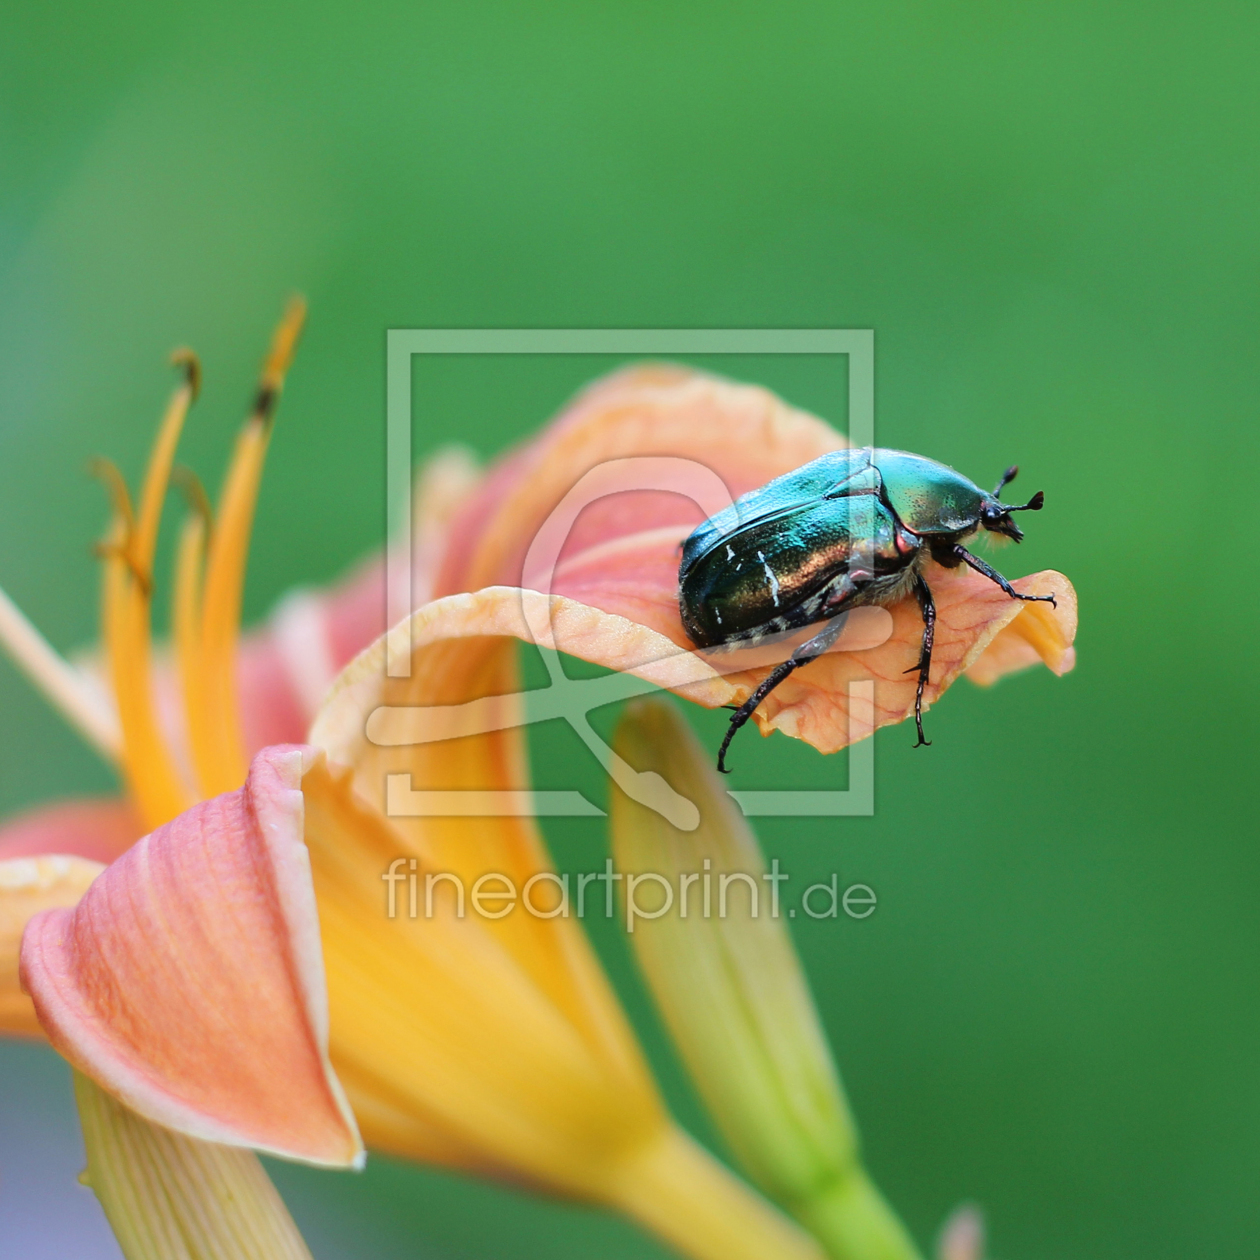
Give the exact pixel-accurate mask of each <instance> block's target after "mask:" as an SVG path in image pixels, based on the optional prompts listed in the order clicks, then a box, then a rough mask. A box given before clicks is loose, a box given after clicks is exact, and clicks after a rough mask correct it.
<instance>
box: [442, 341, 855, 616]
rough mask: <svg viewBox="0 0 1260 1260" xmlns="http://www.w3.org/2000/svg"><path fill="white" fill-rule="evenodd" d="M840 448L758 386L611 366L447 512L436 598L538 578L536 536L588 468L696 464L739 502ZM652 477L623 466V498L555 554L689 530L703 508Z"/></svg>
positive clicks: (605, 501)
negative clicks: (530, 555)
mask: <svg viewBox="0 0 1260 1260" xmlns="http://www.w3.org/2000/svg"><path fill="white" fill-rule="evenodd" d="M844 445H845V442H844V439H843V437H841V436H840V434H838V433H837V432H836V431H835V430H834V429H832V428H831V427H830V426H829V425H827V424H824V423H823V422H822V421H821V420H818V419H816V418H815V417H814V416H810V415H807V414H806V413H805V412H803V411H797V410H796V409H795V408H792V407H789V406H787V404H786V403H783V402H781V401H780V400H779V399H778V398H776V397H775V396H774V395H773V394H771V393H770V392H769V391H768V390H764V389H760V388H758V387H756V386H752V385H737V384H735V383H733V382H730V381H725V380H722V379H720V378H718V377H714V376H709V375H706V374H704V373H700V372H694V371H691V370H689V369H685V368H677V367H671V366H667V365H666V366H662V365H648V366H646V367H635V368H629V369H627V370H626V371H623V372H617V373H615V374H614V375H612V376H610V377H607V378H605V379H604V380H602V381H598V382H596V383H595V384H594V385H593V386H591V387H590V388H589V389H588V390H586V391H585V392H584V393H582V394H581V395H579V397H578V398H577V399H576V400H575V401H574V402H573V403H572V405H571V406H570V407H569V408H568V410H567V411H565V412H564V413H563V414H562V415H561V416H560V417H559V419H557V420H556V421H554V422H553V423H552V424H551V425H550V426H548V428H546V429H545V430H544V431H543V432H542V433H541V434H540V435H539V436H538V437H537V438H536V439H535V440H534V441H533V442H531V443H530V444H529V445H527V446H525V447H522V448H520V449H519V450H517V451H516V452H514V453H513V454H512V455H511V456H509V457H508V459H507V460H505V461H502V462H501V463H500V464H499V465H498V466H496V467H495V468H494V469H492V470H491V471H490V473H489V474H488V476H487V477H486V479H485V481H484V482H483V483H482V487H481V489H480V491H478V493H476V494H475V495H473V496H472V497H471V498H470V499H469V501H468V502H467V503H466V504H465V505H464V507H463V508H462V509H461V511H460V512H459V513H458V514H457V516H456V517H455V521H454V523H453V525H452V528H451V544H450V548H449V550H448V551H447V554H446V558H445V560H444V562H443V564H442V566H441V570H440V573H439V576H438V579H437V583H436V587H435V590H436V593H438V594H440V595H445V594H451V593H453V592H455V591H460V590H476V589H477V588H479V587H482V586H490V585H500V584H502V585H513V586H515V585H519V584H521V583H522V581H524V583H525V584H526V585H529V584H530V583H531V580H532V578H533V577H534V575H533V574H528V573H526V574H522V569H523V566H524V562H525V558H526V553H527V551H528V550H529V547H530V545H531V543H532V542H533V541H534V537H535V535H536V534H537V533H538V531H539V529H540V528H541V527H542V526H543V525H544V523H545V522H546V521H547V520H548V518H549V517H550V516H551V514H552V512H553V511H554V509H555V508H556V506H557V504H559V503H560V502H561V500H563V499H564V497H565V496H566V495H567V494H568V493H569V492H570V491H571V490H572V489H573V487H574V485H575V484H576V483H577V482H578V481H579V480H580V479H581V478H582V476H583V475H584V474H586V473H588V472H590V471H591V470H592V469H596V468H599V467H600V466H601V465H604V464H607V463H608V462H610V461H613V460H622V459H627V458H634V457H644V456H647V457H651V458H653V459H656V460H672V461H675V462H678V463H680V465H681V464H683V463H689V464H694V465H696V466H697V467H696V469H695V470H694V471H695V473H696V476H697V479H696V481H695V482H694V485H700V484H702V483H703V477H702V476H701V474H703V473H704V472H705V471H707V472H708V475H709V476H710V477H715V478H716V479H717V481H718V482H719V483H720V484H721V485H723V486H724V487H725V490H726V492H727V494H728V495H729V496H730V497H737V496H738V495H741V494H743V493H744V492H745V491H747V490H751V489H754V488H755V487H756V486H759V485H762V484H764V483H765V482H767V481H769V480H770V479H771V478H773V477H777V476H778V475H779V474H780V473H785V472H789V471H791V470H792V469H793V468H799V467H800V465H802V464H805V463H808V462H809V461H810V460H812V459H815V458H817V457H818V456H819V455H823V454H825V453H826V452H827V451H832V450H836V449H837V448H838V447H842V446H844ZM679 472H680V474H681V473H682V472H685V468H684V467H681V466H680V469H679ZM651 484H652V482H651V481H650V480H648V481H646V482H645V481H642V480H638V479H637V478H636V476H635V474H634V473H633V472H631V473H630V474H628V476H627V478H626V480H625V488H624V489H623V490H622V492H621V493H617V494H612V495H609V496H608V497H604V498H600V499H599V500H597V501H594V502H592V503H590V505H589V506H587V507H586V508H585V509H584V510H583V511H582V513H581V515H580V516H579V518H578V519H577V520H576V521H575V522H574V524H573V527H572V529H571V530H569V531H567V533H568V538H567V541H566V542H565V543H564V546H563V548H562V549H561V551H560V556H561V558H562V559H563V558H567V557H571V556H574V555H577V554H579V553H580V552H582V551H585V550H587V549H589V548H591V547H593V546H596V545H598V544H601V543H605V542H608V541H610V540H612V539H616V538H620V537H623V536H624V535H626V534H629V533H641V532H643V531H646V530H652V529H658V528H662V527H664V526H679V527H680V528H679V536H680V537H685V536H686V534H688V533H690V531H691V529H693V528H695V526H696V525H698V524H700V522H701V521H703V520H704V519H705V517H706V516H708V515H710V512H709V511H707V510H705V509H704V508H703V507H701V506H700V505H698V504H697V503H696V502H694V501H693V500H692V499H691V498H689V497H688V489H681V490H671V491H662V490H659V489H651V488H646V487H647V486H650V485H651ZM691 488H694V486H693V487H691ZM683 526H685V527H686V528H682V527H683Z"/></svg>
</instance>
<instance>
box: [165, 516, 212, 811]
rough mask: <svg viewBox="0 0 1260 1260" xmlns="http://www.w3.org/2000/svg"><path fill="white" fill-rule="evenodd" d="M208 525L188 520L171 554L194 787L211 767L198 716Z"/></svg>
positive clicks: (173, 629)
mask: <svg viewBox="0 0 1260 1260" xmlns="http://www.w3.org/2000/svg"><path fill="white" fill-rule="evenodd" d="M209 532H210V530H209V522H208V520H207V518H206V517H205V516H204V515H202V514H201V513H200V512H198V513H195V514H193V515H191V516H189V517H188V519H187V520H186V521H185V522H184V527H183V530H182V531H181V533H180V536H179V547H178V549H177V550H176V553H175V589H174V594H173V597H172V600H171V634H172V637H173V638H174V640H175V660H176V664H177V666H178V669H179V682H180V691H181V693H182V695H183V698H184V712H185V714H186V717H187V726H188V742H189V752H190V754H191V756H192V764H193V771H194V773H195V774H196V777H197V783H198V787H199V788H200V787H201V785H202V784H203V783H204V782H205V780H206V776H207V771H208V768H209V766H210V765H211V763H212V757H213V754H212V750H211V744H210V743H209V742H208V741H207V735H208V732H207V731H206V728H205V723H204V721H203V720H201V715H202V714H203V713H204V712H205V699H204V694H205V693H204V690H203V687H202V678H201V674H200V667H201V575H202V567H203V565H204V563H205V556H206V538H207V536H208V534H209Z"/></svg>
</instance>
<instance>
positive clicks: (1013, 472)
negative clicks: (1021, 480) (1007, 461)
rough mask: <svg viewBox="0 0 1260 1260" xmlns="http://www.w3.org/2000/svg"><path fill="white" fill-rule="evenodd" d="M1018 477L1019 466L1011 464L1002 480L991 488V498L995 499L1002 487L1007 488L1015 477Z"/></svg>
mask: <svg viewBox="0 0 1260 1260" xmlns="http://www.w3.org/2000/svg"><path fill="white" fill-rule="evenodd" d="M1018 476H1019V465H1018V464H1012V465H1011V466H1010V467H1009V468H1008V469H1007V470H1006V471H1005V472H1004V473H1003V474H1002V480H1001V481H999V482H998V483H997V485H996V486H994V487H993V497H994V498H995V499H996V498H997V497H998V495H999V494H1001V493H1002V488H1003V486H1009V485H1010V484H1011V482H1012V481H1014V480H1015V478H1016V477H1018Z"/></svg>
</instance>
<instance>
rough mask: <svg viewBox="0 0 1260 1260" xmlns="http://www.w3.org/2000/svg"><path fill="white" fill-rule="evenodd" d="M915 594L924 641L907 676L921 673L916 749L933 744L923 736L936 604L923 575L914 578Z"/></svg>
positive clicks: (916, 694) (916, 695)
mask: <svg viewBox="0 0 1260 1260" xmlns="http://www.w3.org/2000/svg"><path fill="white" fill-rule="evenodd" d="M914 593H915V595H916V596H917V597H918V600H919V611H920V612H921V613H922V614H923V639H922V641H921V642H920V644H919V663H918V664H917V665H911V666H910V668H909V669H908V670H906V673H907V674H913V673H914V671H915V670H916V669H917V670H918V671H919V685H918V686H917V687H916V688H915V691H914V725H915V728H916V729H917V730H918V732H919V742H918V743H917V744H915V747H916V748H923V747H924V746H926V745H928V744H931V742H932V741H931V740H930V739H925V738H924V735H923V689H924V687H926V686H927V682H928V675H929V674H930V673H931V672H932V644H933V643H935V642H936V604H935V603H933V601H932V588H931V587H930V586H929V585H928V584H927V582H926V580H925V579H924V577H923V574H922V573H916V574H915V577H914Z"/></svg>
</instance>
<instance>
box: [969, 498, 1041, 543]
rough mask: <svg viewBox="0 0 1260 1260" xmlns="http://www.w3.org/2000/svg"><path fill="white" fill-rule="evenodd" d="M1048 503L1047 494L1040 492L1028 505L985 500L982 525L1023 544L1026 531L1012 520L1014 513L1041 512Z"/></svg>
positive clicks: (995, 499)
mask: <svg viewBox="0 0 1260 1260" xmlns="http://www.w3.org/2000/svg"><path fill="white" fill-rule="evenodd" d="M1045 501H1046V496H1045V493H1044V492H1043V491H1041V490H1038V491H1037V493H1036V494H1034V495H1033V497H1032V498H1031V499H1029V500H1028V502H1027V503H1020V504H1013V503H999V502H998V500H997V497H996V496H994V497H993V498H988V497H986V498H985V501H984V506H983V507H982V508H981V509H980V524H981V525H983V526H984V528H985V529H988V530H992V531H993V533H995V534H1005V535H1006V537H1007V538H1013V539H1014V540H1015V541H1016V542H1023V540H1024V531H1023V530H1022V529H1020V527H1019V526H1018V525H1016V524H1015V522H1014V521H1013V520H1011V513H1012V512H1040V511H1041V506H1042V504H1043V503H1045Z"/></svg>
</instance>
